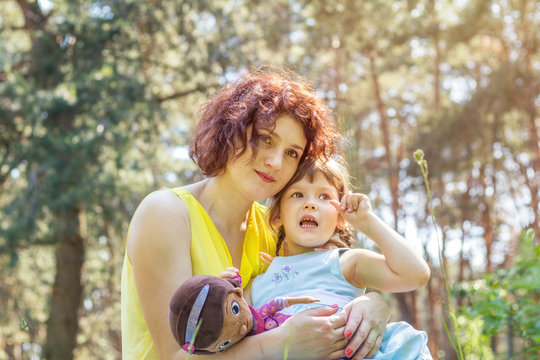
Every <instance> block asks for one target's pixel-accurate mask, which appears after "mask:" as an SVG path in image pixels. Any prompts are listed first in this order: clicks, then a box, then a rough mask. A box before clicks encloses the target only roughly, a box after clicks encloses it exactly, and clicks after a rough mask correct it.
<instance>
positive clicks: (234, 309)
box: [231, 301, 240, 316]
mask: <svg viewBox="0 0 540 360" xmlns="http://www.w3.org/2000/svg"><path fill="white" fill-rule="evenodd" d="M231 310H232V313H233V314H234V315H236V316H238V314H240V305H239V304H238V303H237V302H236V301H233V302H232V304H231Z"/></svg>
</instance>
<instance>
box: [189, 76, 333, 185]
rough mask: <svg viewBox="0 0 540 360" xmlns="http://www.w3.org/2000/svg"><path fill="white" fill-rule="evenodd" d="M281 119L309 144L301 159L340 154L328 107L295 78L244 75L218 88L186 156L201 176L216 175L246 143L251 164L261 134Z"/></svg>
mask: <svg viewBox="0 0 540 360" xmlns="http://www.w3.org/2000/svg"><path fill="white" fill-rule="evenodd" d="M281 114H290V115H291V116H292V117H294V118H295V119H296V120H297V121H298V122H299V123H300V124H301V125H302V127H303V129H304V135H305V136H306V139H307V143H306V148H305V151H304V154H303V156H302V158H306V157H321V156H322V157H328V156H330V155H332V154H334V153H336V152H337V151H338V149H339V147H340V146H339V145H340V142H341V135H340V134H339V133H338V132H337V130H336V125H335V122H334V120H333V117H332V114H331V111H330V109H329V108H328V106H327V105H326V104H325V102H324V101H323V100H322V99H321V98H320V97H319V96H318V95H317V93H316V92H315V90H314V89H313V88H311V87H310V86H309V85H308V84H307V83H306V82H305V81H304V80H303V79H300V77H299V76H298V75H296V76H293V75H292V74H288V73H285V71H283V70H282V71H281V72H280V73H279V74H278V73H274V72H269V71H259V72H255V73H251V74H247V75H245V76H243V77H241V78H240V79H239V80H238V81H237V82H235V83H231V84H228V85H226V86H224V87H222V88H221V89H220V90H219V91H218V92H217V94H216V95H215V96H214V97H213V98H212V99H210V101H209V102H208V103H206V105H205V106H204V107H203V108H202V110H201V119H200V121H199V122H198V124H197V125H196V127H195V131H194V134H193V138H192V141H191V144H190V149H189V156H190V157H191V158H192V159H193V161H195V162H196V163H197V165H198V166H199V168H200V169H201V170H202V172H203V173H204V174H205V175H207V176H216V175H219V174H220V173H222V172H223V171H224V170H225V167H226V166H227V162H228V161H229V160H230V159H232V157H233V156H234V157H235V158H238V157H240V156H241V155H242V154H243V153H244V152H245V151H246V149H247V146H248V143H249V146H250V147H251V149H252V151H253V159H254V158H255V156H256V154H257V140H258V136H259V132H260V130H262V129H265V130H268V131H270V132H271V131H273V129H274V127H275V123H276V119H277V117H278V116H279V115H281ZM250 128H251V129H250ZM249 129H250V130H249ZM248 130H249V131H250V135H251V136H248Z"/></svg>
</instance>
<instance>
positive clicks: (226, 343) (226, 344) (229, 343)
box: [219, 340, 231, 349]
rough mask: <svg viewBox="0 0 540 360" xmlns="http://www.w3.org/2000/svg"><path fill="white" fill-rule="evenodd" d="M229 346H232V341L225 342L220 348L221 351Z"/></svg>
mask: <svg viewBox="0 0 540 360" xmlns="http://www.w3.org/2000/svg"><path fill="white" fill-rule="evenodd" d="M229 345H231V340H227V341H225V342H224V343H223V344H221V345H219V348H220V349H225V348H226V347H227V346H229Z"/></svg>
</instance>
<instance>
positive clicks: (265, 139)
mask: <svg viewBox="0 0 540 360" xmlns="http://www.w3.org/2000/svg"><path fill="white" fill-rule="evenodd" d="M259 140H260V141H262V142H263V143H265V144H266V145H272V138H271V137H270V136H268V135H260V136H259Z"/></svg>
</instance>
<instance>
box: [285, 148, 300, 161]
mask: <svg viewBox="0 0 540 360" xmlns="http://www.w3.org/2000/svg"><path fill="white" fill-rule="evenodd" d="M287 155H289V156H290V157H292V158H293V159H296V158H298V153H297V152H296V151H294V150H287Z"/></svg>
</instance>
